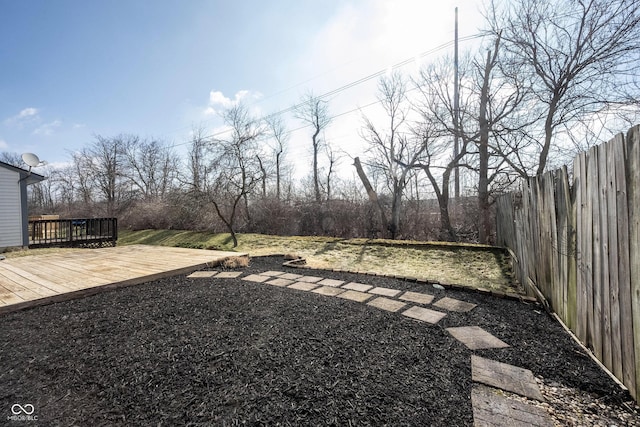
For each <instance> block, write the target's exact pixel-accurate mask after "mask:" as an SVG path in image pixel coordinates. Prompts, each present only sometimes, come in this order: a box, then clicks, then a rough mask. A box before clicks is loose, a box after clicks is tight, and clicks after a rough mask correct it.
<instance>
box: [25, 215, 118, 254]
mask: <svg viewBox="0 0 640 427" xmlns="http://www.w3.org/2000/svg"><path fill="white" fill-rule="evenodd" d="M117 240H118V219H117V218H72V219H41V220H31V221H29V247H34V248H38V247H45V246H92V247H95V246H98V247H101V246H115V245H116V241H117Z"/></svg>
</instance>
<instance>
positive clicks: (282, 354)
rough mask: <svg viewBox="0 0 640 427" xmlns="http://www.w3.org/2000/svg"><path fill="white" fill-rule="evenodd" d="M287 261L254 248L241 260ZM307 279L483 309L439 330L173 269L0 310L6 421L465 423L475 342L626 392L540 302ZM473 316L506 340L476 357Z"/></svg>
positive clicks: (350, 305)
mask: <svg viewBox="0 0 640 427" xmlns="http://www.w3.org/2000/svg"><path fill="white" fill-rule="evenodd" d="M281 262H282V260H281V258H273V257H266V258H254V259H252V262H251V265H250V266H249V267H248V268H245V269H243V271H245V272H247V273H252V272H253V273H255V272H263V271H266V270H282V269H284V267H282V266H281ZM294 272H297V271H294ZM309 274H313V275H315V276H322V277H327V278H335V279H341V280H349V281H358V282H361V283H367V284H371V285H376V286H385V287H389V288H395V289H401V290H413V291H418V292H424V293H430V294H434V295H435V296H436V298H439V297H442V296H445V295H446V296H450V297H453V298H458V299H461V300H464V301H468V302H472V303H476V304H478V306H477V307H476V308H475V309H474V310H472V311H471V312H468V313H448V315H447V316H446V317H445V318H444V319H442V320H441V321H440V322H439V323H438V324H437V325H429V324H425V323H421V322H418V321H414V320H412V319H409V318H406V317H405V316H402V315H400V314H398V313H389V312H386V311H383V310H379V309H376V308H373V307H370V306H367V305H366V304H361V303H357V302H353V301H347V300H343V299H340V298H335V297H326V296H321V295H317V294H314V293H310V292H302V291H295V290H291V289H286V288H278V287H274V286H270V285H266V284H259V283H251V282H246V281H242V280H240V279H187V278H186V277H185V276H177V277H172V278H168V279H163V280H158V281H155V282H150V283H147V284H144V285H139V286H134V287H129V288H124V289H119V290H116V291H111V292H105V293H102V294H99V295H95V296H92V297H87V298H83V299H78V300H72V301H67V302H63V303H57V304H52V305H48V306H43V307H38V308H34V309H30V310H25V311H22V312H16V313H11V314H7V315H3V316H0V366H1V368H2V369H0V417H1V418H0V419H1V420H2V421H1V422H0V424H1V423H3V422H4V421H5V420H6V419H7V418H6V417H7V416H9V415H11V412H10V408H11V407H12V405H14V404H16V403H18V404H21V405H23V406H24V405H25V404H31V405H33V407H34V414H33V415H37V417H38V423H39V424H42V425H64V426H70V425H79V426H80V425H82V426H86V425H127V426H131V425H229V426H233V425H331V424H335V425H393V426H396V425H421V426H423V425H436V426H439V425H443V426H444V425H447V426H455V425H460V426H469V425H472V424H473V415H472V408H471V401H470V395H471V386H472V382H471V366H470V365H471V363H470V358H471V354H472V353H473V354H477V355H479V356H482V357H487V358H491V359H493V360H497V361H501V362H505V363H509V364H513V365H516V366H519V367H522V368H527V369H530V370H532V371H533V373H534V374H535V375H536V376H539V377H543V378H544V379H545V381H547V380H548V381H552V382H556V383H558V384H562V385H564V386H569V387H572V388H577V389H580V390H584V391H588V392H592V393H594V394H595V395H597V396H600V397H601V398H602V399H603V400H606V401H607V402H609V403H610V404H616V403H617V402H622V401H624V400H627V399H629V397H628V394H626V393H621V391H620V389H619V388H618V387H617V386H616V384H615V383H614V382H613V381H612V380H611V379H610V378H609V377H608V376H607V375H606V374H605V373H604V372H602V371H601V370H600V369H599V368H598V367H597V366H596V365H595V363H594V362H593V361H592V360H591V359H590V358H589V357H588V356H587V355H586V354H584V352H583V351H582V350H581V349H580V347H579V346H577V345H576V344H575V343H574V342H573V341H572V339H571V338H570V337H569V336H568V335H567V334H566V333H565V332H564V330H563V329H562V327H561V326H560V325H559V324H557V323H556V322H555V321H553V320H552V319H551V318H550V317H549V316H548V315H546V314H545V313H544V312H542V311H541V310H540V308H539V307H538V306H537V305H535V304H526V303H523V302H519V301H513V300H507V299H497V298H495V297H490V296H485V295H481V294H477V293H473V292H470V291H462V290H436V289H434V288H433V287H431V286H429V285H423V284H416V283H409V282H403V281H399V280H396V279H387V278H380V277H370V276H358V275H354V274H347V273H335V272H325V271H313V272H309ZM473 325H477V326H480V327H482V328H484V329H485V330H487V331H489V332H490V333H492V334H493V335H495V336H497V337H498V338H500V339H502V340H503V341H505V342H507V343H508V344H510V345H511V347H509V348H506V349H495V350H476V351H474V352H472V351H470V350H468V349H467V348H466V347H465V346H464V345H462V344H461V343H459V342H458V341H456V340H455V339H454V338H453V337H452V336H451V335H450V334H449V333H448V332H447V331H445V328H447V327H452V326H473ZM7 422H9V420H7ZM15 425H25V424H24V422H21V421H16V422H15Z"/></svg>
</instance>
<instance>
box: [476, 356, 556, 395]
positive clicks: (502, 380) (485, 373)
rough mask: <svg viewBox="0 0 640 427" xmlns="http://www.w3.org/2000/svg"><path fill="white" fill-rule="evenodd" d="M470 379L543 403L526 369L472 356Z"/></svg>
mask: <svg viewBox="0 0 640 427" xmlns="http://www.w3.org/2000/svg"><path fill="white" fill-rule="evenodd" d="M471 377H472V379H473V381H475V382H479V383H482V384H486V385H490V386H492V387H496V388H501V389H502V390H507V391H510V392H513V393H516V394H519V395H521V396H525V397H529V398H531V399H536V400H539V401H541V402H544V397H542V393H540V387H538V383H536V379H535V377H534V376H533V372H531V371H530V370H528V369H524V368H519V367H517V366H513V365H508V364H506V363H501V362H496V361H495V360H491V359H485V358H483V357H480V356H475V355H472V356H471Z"/></svg>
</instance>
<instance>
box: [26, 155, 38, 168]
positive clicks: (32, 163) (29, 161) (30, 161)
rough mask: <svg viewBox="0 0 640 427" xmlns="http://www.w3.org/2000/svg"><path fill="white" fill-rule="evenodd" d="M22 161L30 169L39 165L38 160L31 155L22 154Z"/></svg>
mask: <svg viewBox="0 0 640 427" xmlns="http://www.w3.org/2000/svg"><path fill="white" fill-rule="evenodd" d="M22 161H24V162H25V163H26V164H27V165H29V166H30V167H32V168H35V167H36V166H38V165H39V164H40V159H39V158H38V156H36V155H35V154H33V153H24V154H23V155H22Z"/></svg>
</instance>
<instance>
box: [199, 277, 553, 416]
mask: <svg viewBox="0 0 640 427" xmlns="http://www.w3.org/2000/svg"><path fill="white" fill-rule="evenodd" d="M242 274H243V273H242V272H221V273H217V272H215V271H200V272H195V273H193V274H191V275H189V276H188V277H190V278H194V279H195V278H204V279H206V278H212V279H221V278H235V277H239V276H241V275H242ZM242 280H245V281H248V282H255V283H263V284H268V285H273V286H279V287H287V288H289V289H293V290H297V291H305V292H313V293H315V294H318V295H323V296H330V297H338V298H342V299H345V300H350V301H355V302H358V303H364V304H367V305H369V306H371V307H375V308H379V309H382V310H385V311H389V312H394V313H395V312H399V313H400V314H401V315H403V316H405V317H407V318H410V319H414V320H417V321H419V322H423V323H425V324H431V325H435V324H436V323H438V322H439V321H440V320H442V319H443V318H445V317H446V316H447V313H446V312H443V311H438V310H432V309H430V308H425V307H420V306H418V305H410V304H420V305H429V304H432V303H433V300H434V296H433V295H430V294H424V293H420V292H412V291H407V292H403V291H400V290H398V289H390V288H384V287H374V286H371V285H367V284H364V283H357V282H349V283H345V282H344V281H342V280H335V279H329V278H323V277H319V276H303V275H301V274H294V273H285V272H283V271H266V272H264V273H259V274H249V275H247V276H245V277H243V278H242ZM394 298H395V299H394ZM407 306H408V308H407ZM432 306H433V307H435V308H438V309H442V310H445V311H447V312H468V311H470V310H473V309H474V308H475V307H476V306H477V305H476V304H471V303H469V302H466V301H461V300H458V299H455V298H451V297H444V298H441V299H440V300H438V301H436V302H435V303H433V304H432ZM446 330H447V331H448V332H449V333H450V334H451V335H452V336H453V337H454V338H455V339H456V340H458V341H460V342H461V343H462V344H464V345H465V346H466V347H467V348H469V349H470V350H478V349H486V348H505V347H509V344H507V343H505V342H504V341H502V340H500V339H499V338H497V337H495V336H493V335H492V334H490V333H489V332H487V331H485V330H484V329H482V328H480V327H479V326H463V327H454V328H447V329H446ZM471 370H472V380H473V381H474V382H475V383H477V384H475V385H474V386H473V389H472V393H471V402H472V407H473V418H474V426H476V427H480V426H508V427H514V426H541V427H547V426H552V425H553V423H552V422H551V420H550V418H549V416H548V415H547V413H546V412H545V411H544V410H543V409H542V408H539V407H536V406H533V405H529V404H527V403H523V402H520V401H517V400H515V399H513V398H508V397H505V396H504V394H502V393H501V392H500V391H499V390H496V389H494V388H492V387H495V388H498V389H502V390H506V391H510V392H513V393H516V394H519V395H522V396H525V397H528V398H531V399H536V400H539V401H543V400H544V398H543V396H542V394H541V393H540V388H539V387H538V385H537V383H536V381H535V377H534V376H533V373H532V372H531V371H529V370H527V369H522V368H519V367H516V366H512V365H508V364H506V363H501V362H496V361H494V360H490V359H485V358H482V357H479V356H476V355H472V356H471Z"/></svg>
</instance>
